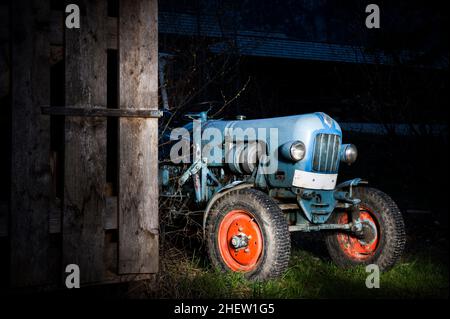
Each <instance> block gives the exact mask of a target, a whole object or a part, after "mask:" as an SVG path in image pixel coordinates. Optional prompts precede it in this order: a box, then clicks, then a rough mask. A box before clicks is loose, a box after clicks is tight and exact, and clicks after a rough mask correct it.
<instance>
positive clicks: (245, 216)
mask: <svg viewBox="0 0 450 319" xmlns="http://www.w3.org/2000/svg"><path fill="white" fill-rule="evenodd" d="M206 241H207V249H208V254H209V258H210V260H211V263H212V264H213V266H215V267H216V268H219V269H221V270H225V271H236V272H243V273H245V276H246V277H247V278H249V279H256V280H265V279H268V278H273V277H277V276H279V275H281V274H282V273H283V272H284V271H285V270H286V268H287V266H288V262H289V256H290V250H291V243H290V234H289V229H288V224H287V221H286V219H285V217H284V215H283V212H282V211H281V210H280V208H279V207H278V205H277V204H276V203H275V202H274V201H273V200H272V198H270V197H269V196H268V195H266V194H265V193H263V192H261V191H258V190H255V189H243V190H236V191H231V192H230V193H228V194H226V195H224V197H222V198H220V199H219V200H218V201H217V202H216V203H215V204H214V206H213V207H212V209H211V211H210V213H209V215H208V217H207V220H206Z"/></svg>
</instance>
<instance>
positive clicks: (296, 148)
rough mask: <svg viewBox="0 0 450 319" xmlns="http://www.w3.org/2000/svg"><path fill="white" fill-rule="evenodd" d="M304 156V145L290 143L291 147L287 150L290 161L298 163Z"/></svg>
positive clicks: (301, 143) (296, 142)
mask: <svg viewBox="0 0 450 319" xmlns="http://www.w3.org/2000/svg"><path fill="white" fill-rule="evenodd" d="M305 154H306V147H305V144H303V142H301V141H295V142H293V143H292V145H291V147H290V148H289V155H290V156H291V159H292V160H294V161H296V162H298V161H300V160H302V159H303V158H304V157H305Z"/></svg>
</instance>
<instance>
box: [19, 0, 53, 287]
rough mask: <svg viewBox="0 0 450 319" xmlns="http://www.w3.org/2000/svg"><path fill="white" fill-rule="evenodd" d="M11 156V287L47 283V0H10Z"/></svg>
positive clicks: (50, 277) (50, 268)
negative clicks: (45, 110) (43, 109)
mask: <svg viewBox="0 0 450 319" xmlns="http://www.w3.org/2000/svg"><path fill="white" fill-rule="evenodd" d="M11 6H12V8H11V13H12V24H11V26H12V51H11V53H12V154H11V172H12V181H11V184H12V185H11V221H10V227H11V232H10V238H11V257H10V258H11V275H10V278H11V284H12V286H15V287H18V286H31V285H47V284H51V283H52V281H53V279H56V278H55V272H54V268H53V264H54V262H55V261H56V257H55V256H52V250H51V244H50V235H49V230H48V212H49V200H50V189H51V185H50V161H49V154H50V119H49V118H48V117H47V116H45V115H41V112H40V107H41V106H42V105H48V104H49V103H50V65H49V54H50V46H49V41H48V17H49V13H50V1H33V0H15V1H11Z"/></svg>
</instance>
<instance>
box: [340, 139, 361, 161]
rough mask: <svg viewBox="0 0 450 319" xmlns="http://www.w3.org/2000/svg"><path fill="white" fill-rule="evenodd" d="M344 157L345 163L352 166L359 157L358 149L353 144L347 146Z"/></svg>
mask: <svg viewBox="0 0 450 319" xmlns="http://www.w3.org/2000/svg"><path fill="white" fill-rule="evenodd" d="M342 155H343V161H344V162H345V163H347V164H352V163H354V162H355V161H356V158H357V157H358V149H357V148H356V146H355V145H353V144H348V145H346V146H345V149H344V153H343V154H342Z"/></svg>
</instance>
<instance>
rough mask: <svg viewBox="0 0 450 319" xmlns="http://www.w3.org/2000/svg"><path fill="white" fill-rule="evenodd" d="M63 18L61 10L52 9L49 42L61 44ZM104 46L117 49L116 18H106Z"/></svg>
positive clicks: (56, 44)
mask: <svg viewBox="0 0 450 319" xmlns="http://www.w3.org/2000/svg"><path fill="white" fill-rule="evenodd" d="M64 19H65V13H64V12H63V11H58V10H52V12H51V16H50V43H51V44H52V45H55V46H62V45H63V42H64ZM106 33H107V34H106V46H107V48H108V49H117V18H115V17H107V18H106Z"/></svg>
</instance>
